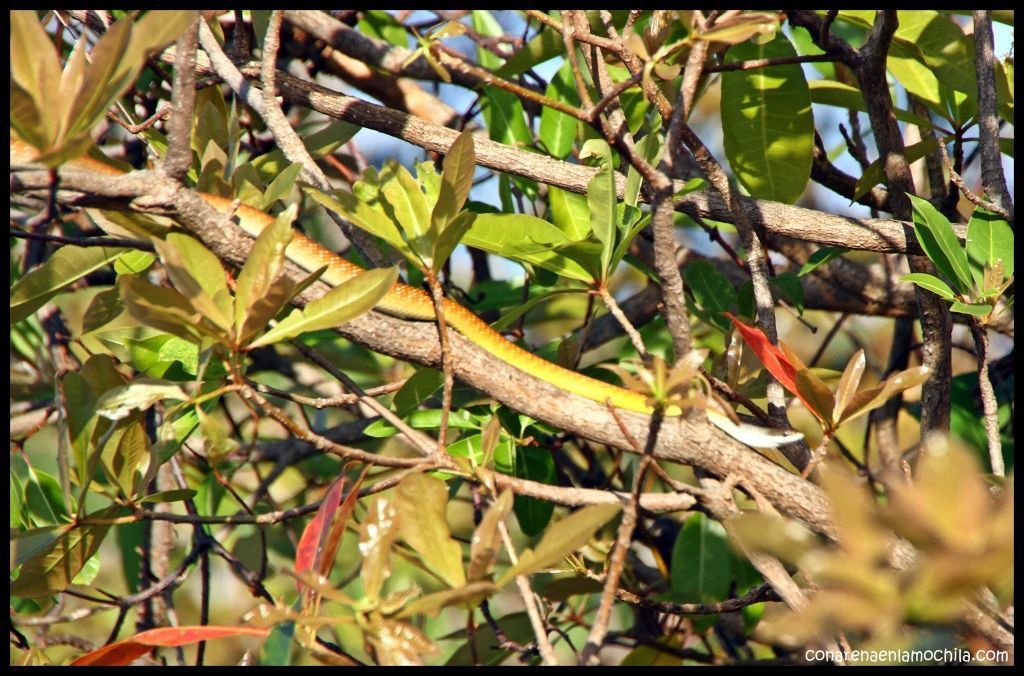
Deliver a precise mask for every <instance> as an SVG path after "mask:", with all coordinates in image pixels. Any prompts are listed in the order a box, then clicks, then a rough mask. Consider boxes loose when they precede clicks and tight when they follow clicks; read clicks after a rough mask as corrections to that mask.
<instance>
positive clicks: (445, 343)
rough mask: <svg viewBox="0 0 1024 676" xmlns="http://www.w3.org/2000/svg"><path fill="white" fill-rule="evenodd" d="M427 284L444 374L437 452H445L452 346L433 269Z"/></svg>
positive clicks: (449, 405) (453, 378)
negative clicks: (439, 342) (435, 320)
mask: <svg viewBox="0 0 1024 676" xmlns="http://www.w3.org/2000/svg"><path fill="white" fill-rule="evenodd" d="M427 284H428V286H429V287H430V299H431V301H433V304H434V316H435V317H436V319H437V335H438V337H439V338H440V341H441V371H442V373H443V375H444V389H443V392H442V396H441V429H439V430H438V433H437V452H438V454H443V453H444V452H445V448H446V446H445V442H446V440H447V438H448V416H449V415H450V414H451V409H452V388H453V387H454V385H455V376H454V375H453V370H452V347H451V343H450V341H449V340H448V324H447V323H446V322H445V320H444V300H445V299H444V289H442V288H441V282H440V281H439V280H438V279H437V275H435V274H434V273H433V271H430V270H428V271H427Z"/></svg>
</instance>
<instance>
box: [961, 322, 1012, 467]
mask: <svg viewBox="0 0 1024 676" xmlns="http://www.w3.org/2000/svg"><path fill="white" fill-rule="evenodd" d="M970 320H971V321H970V327H971V336H972V337H973V338H974V346H975V351H976V352H977V355H978V389H979V391H980V393H981V406H982V410H983V411H984V413H985V433H986V435H987V436H988V457H989V462H990V463H991V465H992V474H994V475H996V476H1006V467H1005V465H1004V463H1003V444H1002V441H1001V440H1000V438H999V402H998V401H996V392H995V390H994V389H993V388H992V380H991V379H990V378H989V375H988V333H987V332H986V331H985V327H984V326H982V325H981V320H979V319H978V318H977V317H971V318H970Z"/></svg>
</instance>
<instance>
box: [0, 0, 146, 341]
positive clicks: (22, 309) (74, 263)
mask: <svg viewBox="0 0 1024 676" xmlns="http://www.w3.org/2000/svg"><path fill="white" fill-rule="evenodd" d="M15 13H17V12H15ZM125 251H126V249H124V248H122V247H104V246H96V247H75V246H64V247H61V248H60V249H58V250H57V251H56V252H54V254H53V256H51V257H50V260H48V261H46V263H44V264H43V265H41V266H39V267H38V268H36V269H35V270H32V271H31V272H29V273H28V274H27V275H25V276H24V277H22V278H21V279H19V280H18V282H17V283H16V284H15V285H14V286H12V287H11V323H12V324H14V323H15V322H19V321H21V320H22V319H24V318H25V317H28V316H29V315H30V314H32V313H33V312H35V311H36V310H38V309H39V308H41V307H42V306H43V305H45V304H46V302H47V301H49V300H50V299H51V298H53V296H55V295H56V294H57V293H58V292H59V291H61V290H63V289H64V288H66V287H67V286H69V285H70V284H72V283H73V282H75V281H77V280H79V279H81V278H82V277H85V276H86V275H88V274H89V273H90V272H93V271H95V270H98V269H99V268H102V267H103V266H104V265H106V264H107V263H110V262H111V261H112V260H114V259H115V258H117V257H118V256H120V255H121V254H122V253H124V252H125Z"/></svg>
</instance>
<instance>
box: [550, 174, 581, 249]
mask: <svg viewBox="0 0 1024 676" xmlns="http://www.w3.org/2000/svg"><path fill="white" fill-rule="evenodd" d="M548 204H549V206H550V208H551V222H552V223H554V224H555V225H556V226H558V229H559V230H561V231H562V232H564V233H565V236H566V237H567V238H568V239H569V240H571V241H578V240H581V239H586V237H587V236H588V235H590V232H591V230H590V210H589V209H588V207H587V198H586V196H584V195H578V194H576V193H574V192H569V191H568V190H562V189H561V188H556V187H554V186H551V187H549V188H548Z"/></svg>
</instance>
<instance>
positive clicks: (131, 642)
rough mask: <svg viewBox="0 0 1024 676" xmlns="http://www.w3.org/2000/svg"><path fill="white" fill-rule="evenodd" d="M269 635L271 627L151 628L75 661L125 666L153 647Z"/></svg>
mask: <svg viewBox="0 0 1024 676" xmlns="http://www.w3.org/2000/svg"><path fill="white" fill-rule="evenodd" d="M269 633H270V629H269V628H268V627H213V626H209V627H202V626H199V627H163V628H161V629H150V630H149V631H144V632H142V633H141V634H136V635H135V636H132V637H130V638H126V639H124V640H123V641H118V642H117V643H111V644H110V645H107V646H103V647H102V648H98V649H97V650H93V651H92V652H88V653H86V654H84V655H82V656H80V657H79V658H78V659H76V660H75V661H74V662H72V663H71V666H75V667H90V666H92V667H100V666H103V667H123V666H126V665H129V664H131V663H132V662H133V661H134V660H136V659H138V658H139V657H142V656H143V655H145V654H146V653H148V652H150V651H151V650H153V648H176V647H178V646H183V645H188V644H189V643H198V642H199V641H208V640H210V639H214V638H224V637H227V636H259V637H261V638H262V637H265V636H267V634H269Z"/></svg>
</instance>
